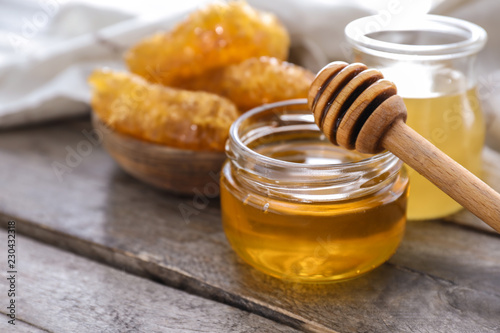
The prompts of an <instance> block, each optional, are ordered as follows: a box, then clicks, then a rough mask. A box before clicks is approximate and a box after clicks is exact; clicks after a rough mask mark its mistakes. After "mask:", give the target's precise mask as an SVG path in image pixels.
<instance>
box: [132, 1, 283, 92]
mask: <svg viewBox="0 0 500 333" xmlns="http://www.w3.org/2000/svg"><path fill="white" fill-rule="evenodd" d="M289 44H290V38H289V36H288V32H287V31H286V29H285V27H284V26H283V25H282V24H281V23H280V22H279V21H278V19H277V18H276V17H275V16H274V15H272V14H270V13H265V12H261V11H257V10H255V9H253V8H252V7H250V6H249V5H248V4H247V3H246V2H244V1H231V2H227V3H226V2H215V3H212V4H209V5H207V6H206V7H204V8H202V9H200V10H198V11H195V12H193V13H192V14H191V15H190V16H189V17H188V18H187V19H186V20H185V21H183V22H181V23H180V24H178V25H177V26H176V27H174V29H173V30H171V31H169V32H164V33H158V34H155V35H153V36H151V37H149V38H146V39H144V40H143V41H141V42H139V43H138V44H137V45H135V46H134V47H132V48H131V49H130V50H129V51H128V52H127V54H126V55H125V60H126V62H127V65H128V67H129V69H130V71H131V72H133V73H136V74H138V75H140V76H142V77H144V78H146V79H147V80H148V81H150V82H153V83H161V84H164V85H167V86H171V85H174V86H175V85H176V84H177V83H178V82H179V81H184V80H186V79H189V78H192V77H195V76H199V75H201V74H203V73H205V72H207V71H209V70H212V69H215V68H219V67H223V66H227V65H232V64H237V63H240V62H242V61H243V60H245V59H248V58H252V57H260V56H271V57H276V58H278V59H280V60H286V58H287V56H288V48H289Z"/></svg>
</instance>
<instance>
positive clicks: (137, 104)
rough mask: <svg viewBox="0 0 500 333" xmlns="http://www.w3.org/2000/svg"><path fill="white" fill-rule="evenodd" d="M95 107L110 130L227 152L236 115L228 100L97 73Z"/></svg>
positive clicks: (179, 145)
mask: <svg viewBox="0 0 500 333" xmlns="http://www.w3.org/2000/svg"><path fill="white" fill-rule="evenodd" d="M89 82H90V84H91V86H92V87H93V93H92V102H91V104H92V107H93V109H94V111H95V112H96V114H97V115H98V116H99V118H100V119H101V120H102V121H104V122H105V123H106V124H108V125H109V126H110V127H111V128H113V129H115V130H117V131H119V132H121V133H124V134H128V135H131V136H134V137H136V138H139V139H141V140H147V141H151V142H155V143H160V144H164V145H167V146H171V147H177V148H184V149H191V150H214V151H223V150H224V144H225V142H226V139H227V136H228V133H229V127H230V126H231V124H232V123H233V121H234V120H235V119H236V118H237V117H238V111H237V109H236V107H235V106H234V104H233V103H231V102H230V101H229V100H227V99H225V98H223V97H219V96H217V95H214V94H210V93H205V92H192V91H185V90H179V89H172V88H168V87H164V86H161V85H157V84H151V83H148V82H147V81H145V80H144V79H142V78H141V77H139V76H137V75H134V74H130V73H125V72H112V71H108V70H103V71H95V72H94V73H93V74H92V75H91V76H90V78H89Z"/></svg>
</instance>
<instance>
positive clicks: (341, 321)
mask: <svg viewBox="0 0 500 333" xmlns="http://www.w3.org/2000/svg"><path fill="white" fill-rule="evenodd" d="M87 126H89V125H88V123H87V122H73V123H69V124H60V125H52V126H48V127H45V128H43V127H40V128H32V129H26V130H18V131H12V132H9V133H3V134H0V177H1V180H2V184H3V188H4V189H5V191H1V192H0V212H2V213H1V215H0V219H2V218H3V219H4V220H6V219H8V218H15V219H18V220H19V221H18V225H19V230H21V231H23V232H24V233H26V234H29V235H31V236H32V237H35V238H38V239H42V240H44V241H46V242H50V243H53V244H56V245H58V246H60V247H63V248H67V249H70V250H72V251H74V252H77V253H80V254H82V255H85V256H88V257H91V258H94V259H97V260H100V261H103V262H106V263H109V264H111V265H114V266H116V267H120V268H123V269H126V270H128V271H130V272H134V273H136V274H140V275H143V276H148V277H150V278H152V279H155V280H160V281H162V282H163V283H165V284H167V285H170V286H175V287H177V288H182V289H186V290H189V291H191V292H193V293H197V294H200V295H203V296H204V297H207V298H212V299H215V300H218V301H222V302H225V303H228V304H231V305H235V306H238V307H240V308H244V309H247V310H249V311H252V312H254V313H258V314H262V315H264V316H266V317H269V318H272V319H274V320H277V321H280V322H283V323H286V324H288V325H290V326H293V327H297V328H301V329H306V330H309V331H338V332H386V331H398V332H497V331H499V330H500V316H499V315H498V313H500V312H499V306H500V284H498V283H497V281H498V279H499V274H498V273H499V270H498V267H500V238H499V237H498V236H497V235H495V234H489V233H485V232H474V231H472V230H471V229H467V228H463V227H460V226H457V225H453V224H448V223H442V222H414V223H410V224H409V225H408V232H407V235H406V238H405V240H404V242H403V245H402V247H401V249H400V250H399V251H398V253H397V254H396V255H395V256H394V257H393V259H391V260H390V262H389V263H388V264H386V265H383V266H382V267H381V268H379V269H377V270H376V271H374V272H373V273H371V274H368V275H366V276H364V277H361V278H359V279H356V280H352V281H348V282H345V283H340V284H333V285H298V284H291V283H286V282H282V281H280V280H277V279H274V278H271V277H267V276H265V275H263V274H261V273H259V272H257V271H255V270H253V269H251V268H250V267H248V266H247V265H245V264H244V263H242V262H241V261H240V260H239V259H238V258H237V257H236V255H235V254H234V253H233V252H232V251H231V249H230V247H229V245H228V243H227V242H226V240H225V237H224V234H223V232H222V228H221V225H220V212H219V208H218V202H217V201H211V202H210V203H209V204H208V205H207V207H205V208H203V209H198V208H196V209H198V211H197V214H194V215H192V216H191V218H190V220H189V221H187V220H185V219H183V217H182V215H181V213H180V211H179V205H181V204H185V205H191V206H192V205H193V201H192V200H193V199H192V198H179V197H175V196H172V195H169V194H166V193H162V192H159V191H156V190H154V189H151V188H149V187H147V186H145V185H143V184H141V183H139V182H138V181H135V180H134V179H133V178H131V177H129V176H127V175H126V174H124V173H123V172H122V171H120V170H119V169H118V167H117V166H116V165H115V164H114V163H113V162H112V161H111V160H110V158H109V157H108V156H107V155H106V154H105V153H103V152H102V151H101V150H100V148H99V147H94V149H93V151H92V153H91V154H90V155H89V156H86V157H85V158H83V160H82V162H81V163H80V164H79V165H78V166H77V167H75V168H73V169H72V172H71V173H70V174H65V175H64V182H63V183H60V182H59V181H58V179H57V177H56V175H55V174H54V172H53V170H52V169H51V166H50V165H51V163H52V162H53V161H59V162H64V159H65V156H66V150H65V146H66V145H68V146H69V147H73V148H75V147H76V146H77V145H78V142H80V141H81V140H85V137H84V136H83V135H82V134H81V130H82V129H84V128H86V127H87ZM197 206H198V207H199V205H197ZM188 222H189V223H188ZM326 236H327V235H325V237H326ZM318 245H319V246H320V245H321V244H320V243H319V244H318Z"/></svg>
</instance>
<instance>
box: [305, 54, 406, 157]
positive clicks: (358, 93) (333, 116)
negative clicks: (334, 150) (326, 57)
mask: <svg viewBox="0 0 500 333" xmlns="http://www.w3.org/2000/svg"><path fill="white" fill-rule="evenodd" d="M396 93H397V89H396V86H395V85H394V83H392V82H390V81H388V80H385V79H384V76H383V75H382V73H380V72H379V71H377V70H375V69H368V68H367V67H366V66H365V65H363V64H360V63H354V64H350V65H349V64H347V63H345V62H341V61H337V62H332V63H330V64H328V65H327V66H325V67H324V68H323V69H322V70H321V71H320V72H319V73H318V75H316V78H315V79H314V81H313V83H312V84H311V88H310V89H309V96H308V103H309V109H310V110H311V111H312V112H313V114H314V119H315V121H316V124H317V125H318V127H319V128H320V129H321V131H322V132H323V133H324V134H325V135H326V136H327V138H328V139H329V140H330V141H331V142H332V143H333V144H335V145H339V146H342V147H344V148H347V149H356V150H357V151H359V152H362V153H370V154H375V153H379V152H381V151H383V150H384V148H383V147H382V145H381V141H382V138H383V137H384V135H385V132H386V131H387V130H388V129H389V128H390V126H391V125H392V124H393V122H394V121H396V120H398V119H402V120H403V121H406V114H407V112H406V106H405V105H404V103H403V99H402V98H401V97H400V96H398V95H396Z"/></svg>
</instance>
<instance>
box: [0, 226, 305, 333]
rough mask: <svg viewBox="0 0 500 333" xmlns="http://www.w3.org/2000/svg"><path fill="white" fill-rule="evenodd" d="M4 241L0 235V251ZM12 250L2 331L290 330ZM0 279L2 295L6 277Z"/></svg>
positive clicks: (81, 261)
mask: <svg viewBox="0 0 500 333" xmlns="http://www.w3.org/2000/svg"><path fill="white" fill-rule="evenodd" d="M6 239H7V233H6V232H5V231H3V230H2V231H0V248H2V249H5V248H7V241H6ZM17 249H18V252H19V255H18V274H17V276H18V280H17V281H16V289H17V290H18V293H17V295H16V304H17V317H18V318H19V319H18V320H17V321H16V325H15V326H12V325H8V324H7V319H6V317H5V318H2V320H0V330H1V331H2V332H37V329H38V331H41V332H43V330H42V329H39V327H43V328H44V329H46V330H47V331H49V332H92V333H93V332H118V333H123V332H134V333H135V332H147V333H150V332H200V331H202V332H262V331H266V332H296V330H294V329H292V328H290V327H287V326H284V325H281V324H278V323H275V322H272V321H270V320H269V319H265V318H262V317H259V316H257V315H255V314H252V313H249V312H245V311H242V310H239V309H236V308H233V307H230V306H228V305H225V304H221V303H217V302H214V301H211V300H207V299H204V298H200V297H198V296H194V295H190V294H187V293H185V292H182V291H179V290H175V289H172V288H169V287H166V286H163V285H160V284H158V283H155V282H152V281H149V280H146V279H143V278H139V277H136V276H133V275H130V274H127V273H124V272H121V271H119V270H116V269H114V268H110V267H107V266H104V265H102V264H98V263H96V262H93V261H90V260H88V259H85V258H83V257H79V256H77V255H74V254H72V253H69V252H64V251H62V250H59V249H56V248H54V247H51V246H47V245H45V244H40V243H38V242H36V241H33V240H31V239H28V238H25V237H19V235H18V237H17ZM4 257H5V258H4ZM6 265H7V258H6V256H1V257H0V266H1V267H6ZM0 281H1V282H0V290H2V293H3V291H5V290H7V289H8V288H7V283H6V279H1V280H0ZM21 320H22V321H24V322H22V321H21ZM26 323H30V324H32V325H33V326H30V325H28V324H26Z"/></svg>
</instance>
